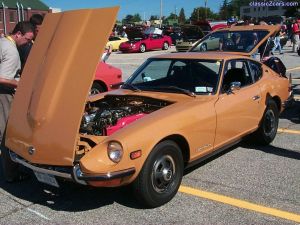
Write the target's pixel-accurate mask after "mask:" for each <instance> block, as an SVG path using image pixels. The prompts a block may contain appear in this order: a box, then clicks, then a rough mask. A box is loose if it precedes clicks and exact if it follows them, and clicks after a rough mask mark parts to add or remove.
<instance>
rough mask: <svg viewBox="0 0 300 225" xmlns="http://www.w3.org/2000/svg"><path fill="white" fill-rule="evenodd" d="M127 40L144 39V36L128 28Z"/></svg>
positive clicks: (137, 30)
mask: <svg viewBox="0 0 300 225" xmlns="http://www.w3.org/2000/svg"><path fill="white" fill-rule="evenodd" d="M126 34H127V38H128V39H129V40H134V39H135V38H144V37H145V34H144V33H143V32H142V31H141V30H139V29H134V28H128V29H126Z"/></svg>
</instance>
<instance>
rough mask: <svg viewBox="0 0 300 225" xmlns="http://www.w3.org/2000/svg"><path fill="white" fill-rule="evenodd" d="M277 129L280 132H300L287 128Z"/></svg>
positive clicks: (299, 131) (299, 132)
mask: <svg viewBox="0 0 300 225" xmlns="http://www.w3.org/2000/svg"><path fill="white" fill-rule="evenodd" d="M277 131H278V132H280V133H289V134H300V130H290V129H287V128H278V129H277Z"/></svg>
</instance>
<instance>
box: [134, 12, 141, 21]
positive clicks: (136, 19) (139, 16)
mask: <svg viewBox="0 0 300 225" xmlns="http://www.w3.org/2000/svg"><path fill="white" fill-rule="evenodd" d="M141 20H142V18H141V15H140V14H138V13H137V14H134V15H133V22H140V21H141Z"/></svg>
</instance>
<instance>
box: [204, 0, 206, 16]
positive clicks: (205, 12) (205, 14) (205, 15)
mask: <svg viewBox="0 0 300 225" xmlns="http://www.w3.org/2000/svg"><path fill="white" fill-rule="evenodd" d="M204 7H205V20H207V0H204Z"/></svg>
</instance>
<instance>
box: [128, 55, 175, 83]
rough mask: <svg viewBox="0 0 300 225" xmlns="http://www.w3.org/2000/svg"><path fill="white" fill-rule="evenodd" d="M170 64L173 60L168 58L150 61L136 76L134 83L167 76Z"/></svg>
mask: <svg viewBox="0 0 300 225" xmlns="http://www.w3.org/2000/svg"><path fill="white" fill-rule="evenodd" d="M170 65H171V61H168V60H161V61H155V62H150V63H149V64H148V66H147V67H146V68H145V69H144V70H142V71H141V72H140V75H139V76H137V77H136V79H135V80H134V82H133V84H137V83H143V82H148V81H153V80H157V79H161V78H164V77H166V76H167V74H168V71H169V68H170Z"/></svg>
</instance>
